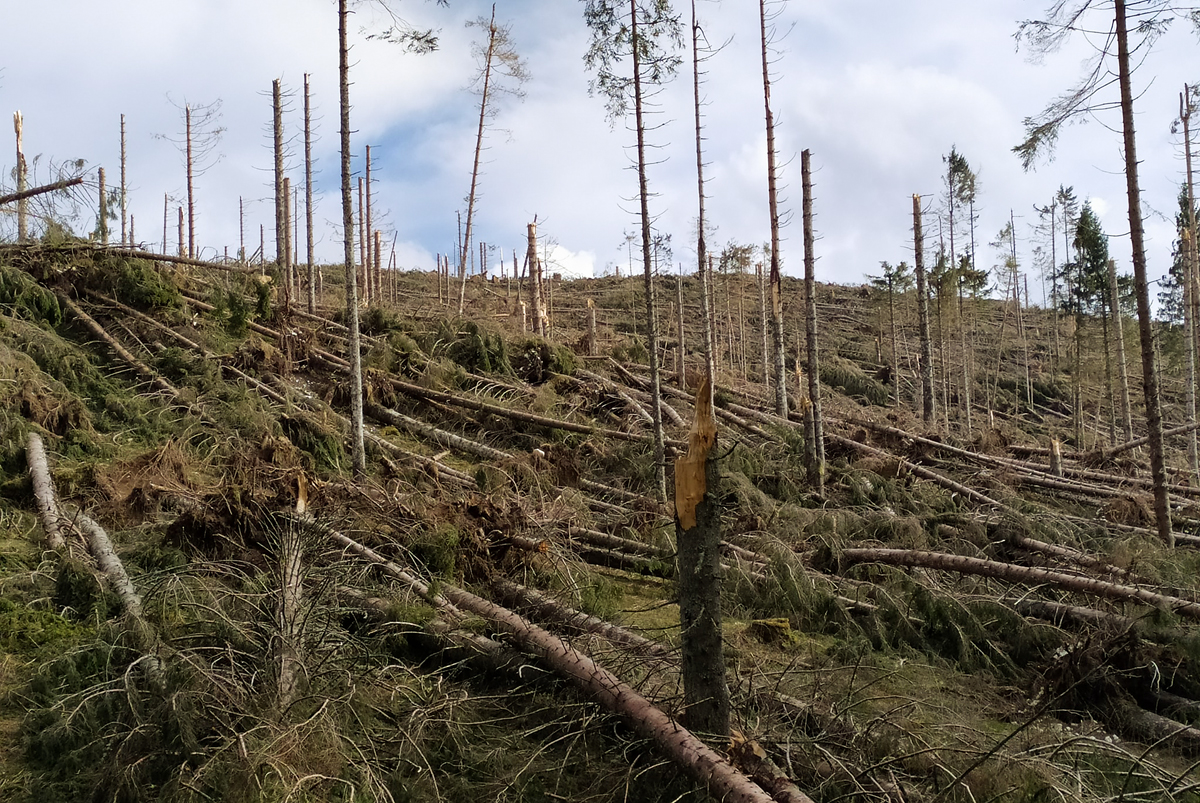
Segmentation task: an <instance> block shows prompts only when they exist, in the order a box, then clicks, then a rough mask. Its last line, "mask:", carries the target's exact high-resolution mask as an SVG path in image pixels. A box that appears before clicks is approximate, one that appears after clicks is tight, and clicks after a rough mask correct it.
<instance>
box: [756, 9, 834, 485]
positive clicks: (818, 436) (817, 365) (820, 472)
mask: <svg viewBox="0 0 1200 803" xmlns="http://www.w3.org/2000/svg"><path fill="white" fill-rule="evenodd" d="M760 2H761V0H760ZM800 174H801V179H800V181H801V188H802V190H801V191H802V193H803V215H804V328H805V335H806V337H807V340H808V344H807V345H808V349H807V351H808V399H809V401H810V402H811V403H812V417H813V433H812V434H813V449H814V451H815V457H816V464H815V466H814V468H815V474H814V476H813V477H812V478H811V479H812V482H813V487H815V488H816V490H817V493H818V494H819V495H824V494H825V423H824V415H822V413H821V360H820V355H819V354H818V353H817V288H816V268H817V256H816V253H815V249H814V247H813V220H812V170H811V154H810V153H809V151H808V150H804V151H801V152H800Z"/></svg>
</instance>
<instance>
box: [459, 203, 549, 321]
mask: <svg viewBox="0 0 1200 803" xmlns="http://www.w3.org/2000/svg"><path fill="white" fill-rule="evenodd" d="M525 235H526V238H527V242H526V248H525V261H526V263H527V264H528V265H529V302H530V308H531V309H532V310H533V331H534V332H535V333H536V334H537V335H538V336H539V337H545V336H546V309H545V299H544V298H543V297H542V271H541V263H540V262H539V261H538V255H537V218H534V220H533V222H532V223H529V224H526V226H525ZM461 305H462V301H461V299H460V301H459V313H460V314H461V313H462V308H461Z"/></svg>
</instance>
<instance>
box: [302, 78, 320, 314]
mask: <svg viewBox="0 0 1200 803" xmlns="http://www.w3.org/2000/svg"><path fill="white" fill-rule="evenodd" d="M304 237H305V240H306V241H307V242H306V245H307V246H308V250H307V256H308V312H309V314H314V313H316V311H317V277H316V262H315V261H314V259H313V255H314V249H313V190H312V103H311V96H310V94H309V87H308V73H305V74H304Z"/></svg>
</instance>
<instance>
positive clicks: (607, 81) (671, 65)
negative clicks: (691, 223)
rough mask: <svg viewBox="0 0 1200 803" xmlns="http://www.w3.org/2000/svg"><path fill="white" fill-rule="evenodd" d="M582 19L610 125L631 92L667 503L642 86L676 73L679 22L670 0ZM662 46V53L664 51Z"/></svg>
mask: <svg viewBox="0 0 1200 803" xmlns="http://www.w3.org/2000/svg"><path fill="white" fill-rule="evenodd" d="M584 3H585V6H584V19H585V21H586V22H587V24H588V27H589V28H590V29H591V31H592V42H591V44H590V46H589V47H588V51H587V53H586V55H585V56H584V64H585V66H587V67H588V68H589V69H594V70H596V73H597V74H596V78H595V79H593V81H592V84H591V90H592V91H593V92H595V91H597V90H598V91H600V92H601V93H602V94H603V95H604V96H605V98H606V100H607V109H608V112H609V116H610V119H615V118H616V117H618V116H623V115H624V114H625V112H626V110H627V109H628V105H629V100H630V97H629V90H630V89H632V100H633V112H634V124H635V130H636V134H637V172H638V206H639V213H638V216H639V220H640V224H641V235H642V265H643V275H644V279H645V283H644V285H645V294H646V341H647V349H648V351H649V362H650V394H651V417H652V419H653V427H654V474H655V491H656V493H657V495H658V498H659V499H660V500H661V501H664V502H665V501H666V496H667V483H666V466H665V461H666V448H665V443H664V436H663V424H662V387H661V377H660V371H659V355H658V331H657V323H656V315H655V292H654V290H655V288H654V268H653V257H652V253H651V251H652V244H651V240H652V235H651V216H650V190H649V183H648V181H647V159H646V148H647V143H646V119H645V117H646V109H645V104H644V92H645V87H646V86H653V85H656V84H660V83H662V82H663V81H664V80H666V78H667V77H669V76H670V75H672V74H673V73H674V72H675V70H676V69H677V68H678V66H679V63H680V59H679V57H678V56H675V55H674V48H675V46H677V45H679V44H680V42H681V33H680V24H679V18H678V17H677V16H676V15H675V13H674V11H673V10H672V9H671V5H670V2H669V0H648V1H647V2H646V3H644V4H641V5H640V4H639V2H638V0H629V4H628V11H629V13H628V17H627V18H626V19H627V20H628V24H625V23H624V22H623V21H622V16H623V14H622V13H621V12H620V10H619V9H620V6H621V2H620V0H584ZM664 40H665V43H666V47H664ZM626 51H628V52H629V53H630V54H632V62H633V66H632V70H631V75H630V76H628V77H625V76H621V75H618V74H617V72H616V71H615V67H616V65H617V63H618V62H619V61H620V60H621V58H622V57H623V55H624V53H625V52H626Z"/></svg>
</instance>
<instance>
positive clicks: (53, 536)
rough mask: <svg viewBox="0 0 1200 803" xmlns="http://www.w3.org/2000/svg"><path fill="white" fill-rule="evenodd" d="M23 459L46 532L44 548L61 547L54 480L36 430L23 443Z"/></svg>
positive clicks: (43, 446) (62, 543)
mask: <svg viewBox="0 0 1200 803" xmlns="http://www.w3.org/2000/svg"><path fill="white" fill-rule="evenodd" d="M25 461H26V463H28V465H29V477H30V479H31V480H32V481H33V498H34V501H35V502H36V503H37V510H38V518H39V519H40V520H41V522H42V529H43V530H44V531H45V533H46V549H62V548H63V547H64V546H66V541H64V540H63V536H62V531H61V530H60V529H59V526H58V516H59V513H58V500H57V499H56V497H55V493H54V482H53V481H52V480H51V479H50V466H49V462H48V461H47V460H46V447H45V445H44V444H43V443H42V438H41V436H40V435H38V434H37V433H36V432H30V433H29V439H28V440H27V441H26V443H25Z"/></svg>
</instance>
